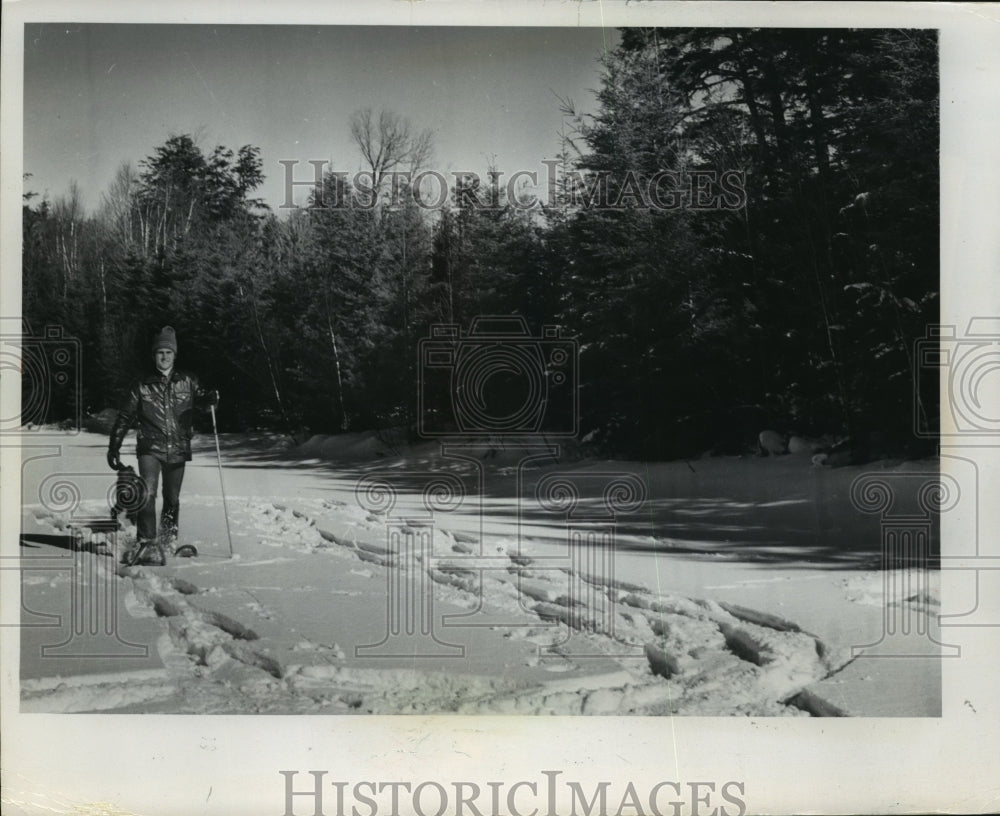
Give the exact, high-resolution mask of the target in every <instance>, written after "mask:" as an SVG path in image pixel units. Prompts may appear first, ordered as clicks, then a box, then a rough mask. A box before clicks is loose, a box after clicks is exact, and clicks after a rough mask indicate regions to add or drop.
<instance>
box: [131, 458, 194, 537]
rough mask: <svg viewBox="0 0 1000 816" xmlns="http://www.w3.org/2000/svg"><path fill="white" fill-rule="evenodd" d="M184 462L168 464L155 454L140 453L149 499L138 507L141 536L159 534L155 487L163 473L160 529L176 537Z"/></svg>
mask: <svg viewBox="0 0 1000 816" xmlns="http://www.w3.org/2000/svg"><path fill="white" fill-rule="evenodd" d="M184 464H185V463H184V462H178V463H176V464H168V463H166V462H161V461H160V460H159V459H157V458H156V457H155V456H150V455H148V454H144V455H143V456H140V457H139V476H140V477H141V478H142V480H143V481H144V482H145V483H146V503H145V504H144V505H143V506H142V508H141V509H140V510H139V519H138V522H137V525H136V526H137V527H138V528H139V529H138V531H137V535H138V539H139V540H140V541H148V540H149V539H152V538H156V487H157V485H158V483H159V481H160V474H161V473H162V474H163V512H162V513H161V515H160V532H161V533H162V534H163V535H164V537H166V538H176V537H177V523H178V521H179V520H180V510H181V508H180V504H181V483H182V482H183V481H184Z"/></svg>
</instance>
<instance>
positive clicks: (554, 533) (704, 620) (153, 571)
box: [21, 434, 940, 716]
mask: <svg viewBox="0 0 1000 816" xmlns="http://www.w3.org/2000/svg"><path fill="white" fill-rule="evenodd" d="M47 441H51V442H53V444H57V445H58V446H59V449H58V455H53V456H45V455H44V454H45V450H44V449H43V448H38V449H30V450H28V449H26V450H25V453H24V466H23V468H22V472H23V485H22V495H23V513H22V551H21V554H22V557H23V559H24V561H23V569H22V601H23V608H24V615H23V620H22V623H23V624H25V626H24V628H22V634H21V639H22V648H21V698H22V699H21V706H22V710H24V711H46V712H63V711H65V712H70V711H102V712H131V713H137V712H157V713H172V712H177V713H257V712H260V713H345V714H347V713H380V714H397V713H411V712H413V713H447V712H455V713H470V714H475V713H519V714H580V713H582V714H647V715H662V714H682V715H755V716H809V715H882V716H886V715H904V716H935V715H938V714H939V713H940V660H939V658H938V656H937V654H938V649H937V647H936V645H935V644H934V639H937V638H938V635H937V633H936V614H937V612H938V610H939V608H940V600H939V597H938V593H937V588H936V587H937V582H936V576H937V574H936V572H933V571H930V570H926V569H919V570H915V569H911V570H907V571H905V572H900V573H895V572H894V573H886V572H884V571H883V570H882V569H881V565H882V554H881V527H880V519H879V517H878V516H877V515H874V514H866V513H862V512H860V511H859V510H858V509H856V508H855V507H854V504H852V501H851V497H850V489H851V484H852V482H853V481H854V480H855V479H856V478H857V477H858V476H859V475H860V474H862V473H865V472H878V473H881V474H883V475H885V476H888V477H892V476H893V475H894V474H911V475H915V476H919V475H921V474H927V476H928V477H929V478H932V477H933V474H934V473H935V472H936V468H937V463H936V462H935V461H925V462H916V463H883V464H875V465H870V466H868V467H866V468H840V469H835V470H831V469H823V468H815V467H813V466H812V465H811V464H810V461H809V458H808V457H793V456H787V457H781V458H774V459H757V458H747V459H736V458H722V457H720V458H713V459H702V460H698V461H694V462H691V463H686V462H673V463H663V464H656V465H650V464H647V463H628V462H597V461H593V460H585V459H579V458H575V459H574V460H573V461H568V460H567V459H565V458H563V459H562V461H557V460H555V459H553V458H552V457H551V456H546V455H544V453H545V452H544V451H540V450H539V449H538V448H537V446H536V447H533V448H530V449H529V448H527V447H508V448H506V449H500V450H496V449H494V450H485V449H482V450H476V449H472V448H463V447H461V446H455V445H452V446H451V447H450V448H448V449H445V450H442V449H441V447H440V446H438V445H436V444H425V445H422V446H420V447H419V448H405V449H393V448H392V447H390V446H388V445H386V444H384V443H381V442H379V440H378V439H377V438H375V437H372V436H370V435H369V436H343V437H338V438H335V439H332V440H331V439H325V440H318V439H314V440H312V441H310V442H309V443H307V444H306V445H303V446H301V447H300V448H298V449H293V450H288V449H285V448H284V447H283V445H282V444H281V442H280V440H279V439H278V438H277V437H269V436H266V435H262V436H260V437H257V438H246V437H238V436H235V435H234V436H227V437H224V439H223V448H224V451H223V460H224V465H225V467H224V479H225V487H226V496H227V508H228V523H229V524H228V526H229V532H228V533H227V523H226V519H227V517H226V514H225V513H224V511H223V501H222V495H221V491H220V481H219V476H220V474H219V470H218V468H217V466H216V461H215V452H214V447H212V443H211V439H210V438H209V439H207V440H206V439H202V440H200V445H199V446H198V447H197V448H196V453H195V459H194V461H193V462H192V463H191V464H190V465H189V467H188V470H187V474H186V477H185V484H184V490H183V493H182V513H181V528H182V540H183V541H185V542H189V543H194V544H195V545H196V546H197V547H198V549H199V551H200V556H199V557H198V558H195V559H189V560H188V559H176V560H172V561H171V562H170V563H169V564H168V565H167V566H165V567H146V566H140V567H120V566H117V567H116V559H115V558H112V557H109V556H108V555H106V554H102V553H104V552H106V551H107V550H108V548H109V547H110V548H112V549H113V548H114V547H121V546H124V545H125V544H126V543H127V542H128V541H129V539H130V537H131V536H133V535H134V530H133V529H131V528H129V527H128V525H126V530H125V531H124V532H122V533H119V534H118V536H117V537H111V538H108V537H107V536H106V535H105V534H103V533H100V532H95V529H96V528H94V527H93V526H91V527H89V528H88V523H89V522H88V519H95V518H100V517H105V516H107V512H108V503H107V492H108V489H109V488H110V486H111V484H112V483H113V481H114V475H113V474H112V473H111V472H110V471H108V470H107V469H106V467H105V466H104V462H103V459H104V450H105V448H106V438H105V437H102V436H98V435H93V434H82V435H79V436H64V437H51V436H50V437H47ZM50 452H51V451H50ZM124 453H125V461H126V462H128V461H130V459H131V457H130V451H129V448H128V443H127V444H126V448H125V451H124ZM59 482H63V483H69V484H72V485H73V490H71V491H69V492H68V493H67V492H66V490H65V489H64V490H63V492H62V493H60V492H59V490H58V489H57V488H58V483H59ZM427 485H431V487H430V488H429V489H428V490H427V491H426V492H425V491H424V490H423V488H424V487H425V486H427ZM74 530H78V531H79V533H78V534H76V535H78V540H81V541H84V542H85V545H86V546H85V549H84V550H83V551H76V552H74V550H73V544H72V541H73V540H74V539H73V537H72V534H73V531H74ZM230 535H231V540H232V547H233V554H232V555H230V550H229V538H230ZM887 576H889V577H892V578H893V579H894V580H896V579H906V580H909V581H910V582H911V583H909V584H907V585H905V586H903V585H898V586H894V587H893V589H892V591H891V592H890V593H889V594H888V596H887V595H886V591H885V589H884V583H883V582H884V579H885V578H886V577H887ZM887 597H888V598H889V600H890V601H891V605H890V606H887V604H886V598H887ZM54 615H58V616H61V617H60V618H59V619H58V621H57V619H56V618H54V617H52V616H54ZM887 626H888V627H892V626H901V627H903V629H902V632H903V633H905V637H900V632H897V633H896V635H897V636H896V637H895V638H888V639H887V638H886V636H885V631H886V627H887ZM873 644H874V645H873ZM890 644H892V648H895V649H896V652H897V655H898V654H899V652H900V649H899V646H900V644H902V647H903V650H902V653H903V654H905V655H906V656H902V657H901V656H897V657H895V658H894V659H891V660H886V659H879V658H878V657H875V656H873V655H875V654H879V653H885V652H886V651H889V650H890V646H889V645H890ZM864 646H870V647H871V648H869V649H868V650H867V652H866V651H865V650H863V649H862V650H861V651H860V654H859V649H858V648H856V647H864Z"/></svg>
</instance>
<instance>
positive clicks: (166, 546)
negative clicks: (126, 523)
mask: <svg viewBox="0 0 1000 816" xmlns="http://www.w3.org/2000/svg"><path fill="white" fill-rule="evenodd" d="M176 357H177V334H176V332H175V331H174V329H173V328H172V327H171V326H164V327H163V329H161V330H160V332H159V334H157V335H156V338H155V339H154V340H153V364H154V366H155V369H156V370H155V371H154V372H153V373H150V374H148V375H147V376H145V377H141V378H140V379H138V380H137V381H136V382H135V383H133V385H132V387H131V388H130V390H129V394H128V397H127V399H126V401H125V404H124V406H123V407H122V409H121V411H119V413H118V418H117V419H116V420H115V424H114V426H113V427H112V428H111V437H110V441H109V444H108V466H109V467H111V468H112V469H114V470H120V469H121V468H122V463H121V458H120V457H119V451H120V450H121V446H122V441H123V440H124V439H125V434H127V433H128V431H129V429H130V428H132V427H138V434H137V437H136V455H137V456H138V458H139V477H140V478H141V479H142V481H143V482H144V483H145V487H146V500H145V503H144V504H143V505H142V507H141V508H140V509H139V512H138V518H137V522H136V526H137V528H138V529H137V536H136V545H137V546H138V547H141V546H142V545H144V544H147V543H151V542H154V541H157V540H158V541H159V545H160V548H162V549H160V548H158V549H160V556H161V560H162V557H163V550H168V551H170V552H172V551H173V548H174V544H175V542H176V540H177V531H178V523H179V520H180V493H181V484H182V482H183V481H184V465H185V464H186V463H187V462H189V461H191V436H192V433H193V430H192V425H191V421H192V416H193V413H194V410H195V409H196V408H198V409H207V408H208V407H209V406H216V405H218V404H219V392H218V391H206V390H204V389H202V387H201V386H200V385H199V383H198V380H197V378H196V377H195V376H194V375H192V374H189V373H187V372H183V371H178V370H177V369H175V368H174V362H175V360H176ZM161 477H162V481H163V511H162V513H161V515H160V531H159V539H157V530H156V491H157V487H158V485H159V482H160V480H161Z"/></svg>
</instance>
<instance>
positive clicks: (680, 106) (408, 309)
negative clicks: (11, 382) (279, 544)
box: [23, 28, 939, 458]
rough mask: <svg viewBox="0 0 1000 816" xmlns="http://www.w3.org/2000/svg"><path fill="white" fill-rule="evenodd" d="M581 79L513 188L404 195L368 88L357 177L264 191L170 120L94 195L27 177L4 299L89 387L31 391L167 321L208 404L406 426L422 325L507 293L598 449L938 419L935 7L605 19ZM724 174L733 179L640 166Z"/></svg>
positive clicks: (116, 359)
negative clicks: (90, 199)
mask: <svg viewBox="0 0 1000 816" xmlns="http://www.w3.org/2000/svg"><path fill="white" fill-rule="evenodd" d="M596 101H597V108H596V112H595V113H594V114H592V115H582V114H579V113H578V112H577V111H576V110H575V108H574V106H573V103H572V101H571V100H568V99H567V100H562V101H561V108H562V114H563V118H564V127H563V130H562V131H561V132H560V133H559V134H554V135H553V139H554V143H555V145H556V147H557V149H558V150H557V161H556V162H555V163H554V165H555V169H556V170H557V171H558V172H557V173H556V174H555V175H554V176H553V177H554V178H555V179H557V185H556V188H555V189H554V190H550V191H549V192H550V193H551V194H550V195H548V196H545V197H542V199H541V200H540V201H539V202H538V206H534V207H531V208H528V207H525V206H519V202H518V201H517V200H516V199H515V200H511V199H510V198H509V197H507V196H504V195H500V194H499V192H500V189H499V188H498V187H496V186H493V185H490V184H488V183H485V182H484V180H485V179H486V178H488V177H489V174H488V173H483V175H482V179H480V178H473V177H469V178H458V179H455V180H454V183H453V184H452V185H451V189H450V190H449V191H448V193H449V195H448V199H447V201H446V202H445V203H444V204H443V206H440V207H433V208H431V207H428V206H423V205H424V204H425V203H426V202H425V201H424V200H423V199H422V198H421V196H422V195H424V194H423V193H422V191H421V190H420V189H418V188H414V189H410V188H409V187H408V186H407V185H408V183H409V181H408V180H412V179H413V178H414V177H416V176H417V175H418V174H419V172H420V170H422V169H427V168H428V167H429V166H430V163H431V161H432V157H433V137H432V135H431V134H430V132H429V131H426V130H425V131H421V130H418V129H417V128H416V127H415V126H414V125H413V124H412V123H411V122H409V121H407V120H406V119H405V118H403V117H401V116H399V115H398V114H395V113H393V112H391V111H382V112H380V113H376V112H373V111H371V110H362V111H357V112H355V113H354V114H353V115H352V117H351V118H350V121H349V122H348V123H347V127H348V128H349V130H350V133H351V136H352V139H353V141H354V144H355V147H356V149H357V155H356V156H350V157H342V159H341V161H342V164H343V166H345V167H346V166H349V165H351V164H355V163H356V162H357V161H358V157H360V160H361V162H362V164H363V166H364V168H365V171H366V173H365V179H366V189H365V190H362V189H359V188H358V185H357V184H356V181H355V180H354V179H351V178H350V177H348V176H347V175H346V174H344V173H338V172H336V169H337V168H335V167H329V168H327V169H326V170H325V172H324V174H323V176H322V181H321V183H319V184H317V185H316V186H315V187H314V188H313V189H312V190H311V191H310V192H309V200H308V202H307V205H306V206H304V207H302V208H300V209H296V210H293V211H292V212H291V213H290V214H287V215H283V216H282V217H279V216H278V215H277V214H276V213H275V212H274V211H273V210H271V209H270V208H269V207H268V206H267V205H266V204H265V203H264V202H263V201H262V200H260V199H259V198H257V197H255V194H256V192H257V191H258V189H259V187H260V184H261V182H262V181H263V178H264V168H263V164H262V160H261V156H260V150H259V149H258V148H256V147H254V146H252V145H245V146H243V147H240V148H239V149H237V150H233V149H230V148H226V147H223V146H219V147H215V148H214V149H212V150H211V151H205V150H203V149H202V148H201V147H199V145H198V144H197V143H196V142H195V140H194V139H193V138H192V137H191V136H190V135H186V134H181V135H175V136H171V137H170V138H169V139H168V140H167V141H166V142H165V143H164V144H162V145H160V146H158V147H156V148H155V149H154V150H153V152H152V153H151V154H150V155H149V156H147V157H146V158H145V159H143V160H142V161H140V162H139V163H138V165H137V166H133V165H131V164H129V163H124V164H122V166H121V167H120V169H119V171H118V173H117V176H116V177H115V179H114V181H113V182H112V184H111V185H110V186H109V188H108V189H107V190H106V191H105V192H104V193H103V194H102V196H101V202H100V205H99V207H98V208H97V210H96V211H95V212H93V213H86V212H84V209H83V207H82V205H81V196H80V192H79V190H78V189H77V188H76V186H75V185H71V186H70V188H69V191H68V193H67V194H65V195H63V196H60V197H58V198H56V199H55V200H53V201H51V202H50V201H48V200H41V201H37V200H36V198H37V197H36V196H33V195H32V194H31V193H25V201H24V207H23V230H24V249H23V313H24V316H25V318H26V320H27V321H28V323H29V324H30V325H31V326H32V327H33V330H34V329H36V327H37V328H39V329H40V328H41V327H44V326H46V325H60V326H62V327H63V328H64V331H65V332H66V334H68V335H72V336H74V337H76V338H78V339H79V341H80V343H81V346H82V364H83V374H84V376H83V381H82V394H79V395H66V396H65V397H64V399H62V401H60V400H58V399H57V400H54V401H53V402H52V404H51V406H50V416H48V417H46V418H47V419H49V420H55V419H59V418H60V415H61V414H65V413H67V412H68V411H69V403H70V401H71V397H72V398H76V397H79V398H80V401H81V402H82V405H83V407H84V409H85V410H87V411H94V412H95V411H99V410H101V409H102V408H105V407H106V406H109V405H111V406H114V405H116V404H117V400H118V399H119V398H120V394H121V393H122V390H123V389H124V388H125V386H126V385H127V384H128V382H129V381H130V380H131V378H132V377H134V376H135V374H136V372H138V371H139V370H141V369H142V368H143V367H144V366H145V365H147V364H148V359H149V349H148V343H149V338H150V337H151V336H152V334H153V332H154V331H155V330H156V329H158V328H159V327H160V326H161V325H163V324H166V323H169V324H171V325H173V326H174V327H175V328H176V329H177V331H178V335H179V337H180V342H181V350H180V358H179V365H182V366H184V365H187V366H189V367H191V368H194V369H195V370H197V372H198V373H199V374H200V376H201V377H202V379H203V380H204V381H205V382H207V383H211V384H212V385H213V386H215V387H218V388H219V389H220V390H221V391H222V392H223V393H224V394H225V396H226V399H225V400H224V401H223V403H222V406H221V422H222V423H223V425H224V426H226V427H228V428H230V429H234V430H235V429H239V428H258V427H267V428H275V429H281V430H285V431H287V432H289V433H293V434H305V433H335V432H340V431H345V430H362V429H372V428H387V427H400V426H402V427H407V428H411V429H414V428H415V418H416V410H417V395H418V389H419V388H420V387H421V382H420V366H419V365H418V358H417V354H418V345H419V342H420V340H421V338H425V337H427V336H428V334H429V332H430V328H431V326H433V325H435V324H442V323H446V324H458V325H461V326H463V327H466V328H467V327H468V326H469V325H470V322H471V321H472V319H473V318H475V317H476V316H477V315H519V316H521V317H523V318H524V320H525V321H526V322H527V324H528V325H529V326H530V327H531V329H532V330H533V331H538V330H540V329H541V327H542V326H543V325H547V326H548V325H551V326H556V327H558V328H559V330H560V332H561V334H562V336H565V337H573V338H575V339H576V342H577V344H578V348H579V359H578V370H579V377H580V380H579V394H580V412H581V417H580V430H581V434H582V435H583V436H584V438H586V439H587V440H589V441H590V442H592V443H593V444H595V445H599V446H600V447H601V448H602V449H603V450H604V451H605V452H607V453H609V454H612V455H619V456H639V457H654V458H660V457H677V456H691V455H694V454H697V453H700V452H703V451H705V450H709V449H712V450H717V451H727V452H728V451H732V452H736V451H739V450H741V449H743V448H744V447H745V446H746V445H747V444H748V443H749V442H750V441H752V440H753V438H754V437H755V435H756V433H757V432H758V431H760V430H762V429H763V428H765V427H773V428H776V429H779V430H786V431H791V430H795V431H797V432H798V433H802V434H821V433H831V434H834V435H853V436H855V437H857V438H861V437H863V436H865V435H866V434H870V433H871V432H878V433H879V435H880V436H881V437H883V438H887V439H890V440H892V445H893V446H894V447H896V448H899V449H903V448H906V447H907V446H908V445H909V443H910V442H911V441H912V440H913V434H912V424H913V421H914V412H915V411H916V415H917V416H919V417H920V418H921V419H922V420H924V421H927V422H933V420H934V417H935V416H936V413H937V406H936V381H935V380H934V378H933V372H930V373H927V372H922V373H921V376H920V377H918V376H917V366H918V361H916V360H915V359H914V354H913V349H914V342H915V341H916V340H917V339H919V338H920V337H922V336H923V335H924V333H925V329H926V327H927V325H928V324H932V323H935V322H937V314H938V290H939V263H938V224H939V214H938V204H939V194H938V73H937V39H936V34H935V32H933V31H924V30H920V31H916V30H905V31H901V30H892V31H888V30H874V29H866V30H846V29H844V30H812V29H802V30H777V29H717V28H713V29H625V30H623V31H622V36H621V39H620V42H619V45H618V46H617V47H616V48H615V49H614V50H612V51H611V52H609V53H608V54H607V55H605V57H604V58H603V72H602V77H601V81H600V86H599V88H598V89H597V100H596ZM487 169H488V170H495V169H496V168H487ZM719 172H728V173H731V174H732V175H731V178H737V179H739V180H740V189H739V191H738V192H739V193H740V195H741V197H740V198H739V201H738V204H737V205H736V206H729V205H727V206H717V203H718V199H716V200H715V201H716V205H714V206H708V207H697V206H692V201H691V200H688V201H686V202H682V203H683V205H682V206H663V205H662V204H663V199H662V198H661V199H660V200H659V201H660V204H661V206H655V205H654V206H651V205H650V202H649V201H648V200H642V196H641V195H639V194H638V192H637V191H639V190H646V191H647V192H648V191H649V190H650V189H654V190H657V189H660V188H659V187H658V186H657V185H659V184H660V182H661V181H662V180H663V179H671V180H680V182H679V184H678V187H677V188H676V189H672V190H666V194H667V195H668V197H669V196H670V195H678V194H679V195H684V189H685V188H684V180H685V179H688V180H689V179H691V178H697V177H698V174H699V173H701V174H702V175H703V176H705V177H709V174H711V173H719ZM400 179H402V181H400ZM400 184H402V186H403V190H402V192H403V193H404V194H403V195H399V192H400V190H399V188H398V186H399V185H400ZM394 185H395V186H394ZM650 185H652V188H651V187H650ZM26 189H30V178H29V179H27V180H26ZM595 190H596V191H599V194H595ZM372 191H374V195H373V193H372ZM732 191H733V189H732V188H731V190H730V192H732ZM687 195H688V197H689V199H690V198H691V197H693V196H696V195H697V191H696V190H694V191H693V190H691V189H690V188H688V189H687ZM730 198H731V197H730ZM362 199H363V200H362ZM671 200H675V199H671ZM331 202H333V204H331ZM351 204H355V205H357V206H350V205H351ZM730 204H732V201H730ZM612 205H613V206H612ZM918 383H919V384H920V389H921V392H920V393H917V394H915V393H914V392H915V389H916V388H917V384H918Z"/></svg>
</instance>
